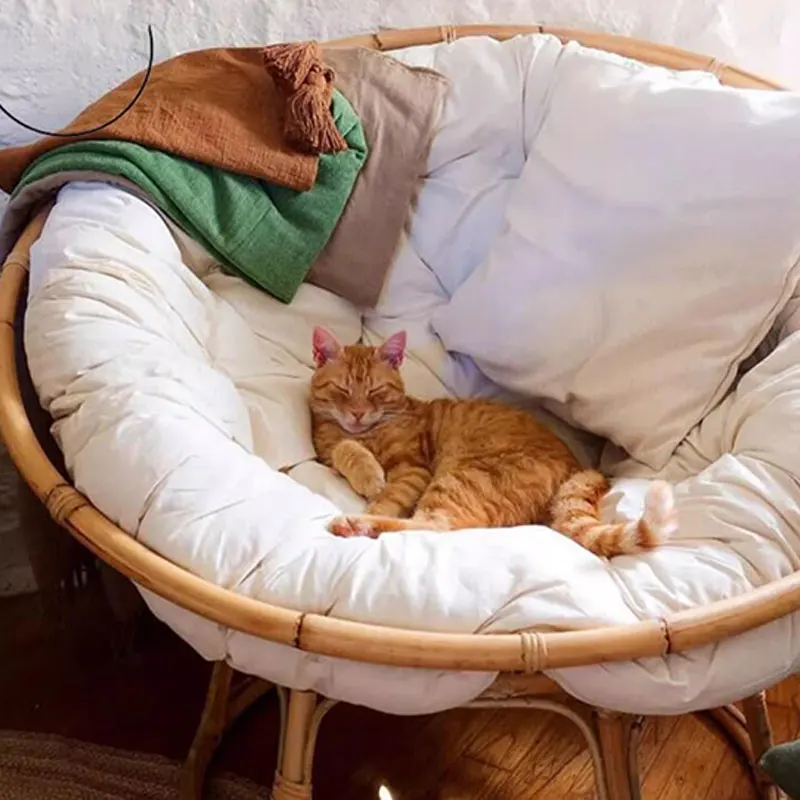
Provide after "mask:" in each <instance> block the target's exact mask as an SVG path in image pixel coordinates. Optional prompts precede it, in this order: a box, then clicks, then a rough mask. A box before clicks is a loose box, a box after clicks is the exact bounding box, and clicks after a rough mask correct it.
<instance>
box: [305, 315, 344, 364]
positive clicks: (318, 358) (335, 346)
mask: <svg viewBox="0 0 800 800" xmlns="http://www.w3.org/2000/svg"><path fill="white" fill-rule="evenodd" d="M311 348H312V351H313V353H314V363H315V364H316V365H317V366H318V367H321V366H322V365H323V364H327V363H328V361H331V360H332V359H334V358H336V357H337V356H338V355H339V353H341V352H342V346H341V345H340V344H339V342H338V340H337V339H336V337H335V336H334V335H333V334H332V333H331V332H330V331H326V330H325V328H321V327H320V326H319V325H317V326H316V327H315V328H314V334H313V336H312V337H311Z"/></svg>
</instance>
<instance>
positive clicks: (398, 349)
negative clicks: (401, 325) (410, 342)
mask: <svg viewBox="0 0 800 800" xmlns="http://www.w3.org/2000/svg"><path fill="white" fill-rule="evenodd" d="M405 355H406V332H405V331H398V332H397V333H393V334H392V335H391V336H390V337H389V338H388V339H387V340H386V341H385V342H384V343H383V344H382V345H381V346H380V347H379V348H378V356H379V357H380V358H381V359H383V360H384V361H385V362H386V363H387V364H389V365H390V366H392V367H394V368H395V369H398V368H399V367H400V365H401V364H402V363H403V359H404V358H405Z"/></svg>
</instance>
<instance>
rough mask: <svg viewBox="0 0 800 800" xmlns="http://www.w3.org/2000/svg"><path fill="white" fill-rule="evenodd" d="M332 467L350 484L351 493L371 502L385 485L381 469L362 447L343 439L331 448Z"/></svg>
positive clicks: (371, 455) (373, 457) (376, 461)
mask: <svg viewBox="0 0 800 800" xmlns="http://www.w3.org/2000/svg"><path fill="white" fill-rule="evenodd" d="M331 460H332V462H333V467H334V469H336V470H337V471H338V472H339V474H341V475H342V476H343V477H344V479H345V480H346V481H347V482H348V483H349V484H350V486H351V487H352V489H353V491H355V492H356V493H358V494H360V495H361V496H362V497H363V498H365V499H366V500H371V499H372V498H373V497H375V495H377V494H378V492H380V491H381V489H383V487H384V486H385V485H386V475H385V474H384V471H383V467H382V466H381V465H380V464H379V463H378V460H377V459H376V458H375V456H374V455H373V454H372V453H371V452H370V451H369V450H367V448H366V447H364V445H362V444H360V443H359V442H355V441H353V440H352V439H345V440H344V441H342V442H339V444H337V445H336V447H334V448H333V453H332V455H331Z"/></svg>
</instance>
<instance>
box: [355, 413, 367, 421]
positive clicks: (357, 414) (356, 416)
mask: <svg viewBox="0 0 800 800" xmlns="http://www.w3.org/2000/svg"><path fill="white" fill-rule="evenodd" d="M365 413H366V412H364V411H353V419H354V420H355V421H356V422H361V420H362V418H363V416H364V414H365Z"/></svg>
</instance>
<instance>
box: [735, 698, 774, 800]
mask: <svg viewBox="0 0 800 800" xmlns="http://www.w3.org/2000/svg"><path fill="white" fill-rule="evenodd" d="M742 711H744V717H745V720H746V722H747V732H748V734H749V735H750V746H751V749H752V752H753V772H754V777H755V780H756V786H757V788H758V794H759V797H760V800H778V797H779V793H778V789H777V787H776V786H775V784H774V783H772V781H771V780H770V779H769V776H767V775H766V774H765V773H764V771H763V770H762V769H761V767H760V766H759V762H760V761H761V756H763V755H764V753H766V751H767V750H769V748H770V747H772V744H773V742H772V728H771V727H770V723H769V712H768V711H767V697H766V693H765V692H759V693H758V694H754V695H752V696H750V697H746V698H745V699H744V700H742Z"/></svg>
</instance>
